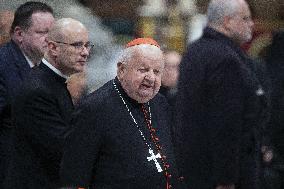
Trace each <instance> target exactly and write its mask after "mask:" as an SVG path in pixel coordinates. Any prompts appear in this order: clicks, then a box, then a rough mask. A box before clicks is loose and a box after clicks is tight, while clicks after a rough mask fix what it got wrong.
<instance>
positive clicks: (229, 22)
mask: <svg viewBox="0 0 284 189" xmlns="http://www.w3.org/2000/svg"><path fill="white" fill-rule="evenodd" d="M232 21H233V20H232V18H231V17H229V16H225V17H224V21H223V26H224V29H225V30H226V31H230V30H231V25H232Z"/></svg>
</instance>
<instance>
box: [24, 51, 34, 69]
mask: <svg viewBox="0 0 284 189" xmlns="http://www.w3.org/2000/svg"><path fill="white" fill-rule="evenodd" d="M23 54H24V57H25V58H26V60H27V62H28V64H29V66H30V68H33V67H34V66H35V65H34V63H33V62H32V61H31V59H29V57H27V56H26V55H25V53H23Z"/></svg>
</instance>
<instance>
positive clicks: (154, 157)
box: [147, 149, 163, 173]
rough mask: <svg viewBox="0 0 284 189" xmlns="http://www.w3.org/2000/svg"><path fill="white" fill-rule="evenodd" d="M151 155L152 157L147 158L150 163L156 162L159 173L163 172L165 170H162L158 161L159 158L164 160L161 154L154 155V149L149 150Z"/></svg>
mask: <svg viewBox="0 0 284 189" xmlns="http://www.w3.org/2000/svg"><path fill="white" fill-rule="evenodd" d="M149 154H150V155H151V156H150V157H147V159H148V161H152V160H153V161H154V163H155V165H156V168H157V170H158V172H159V173H160V172H162V171H163V169H162V168H161V166H160V164H159V162H158V161H157V158H162V157H161V154H160V153H158V154H157V155H155V154H154V152H153V150H152V149H149Z"/></svg>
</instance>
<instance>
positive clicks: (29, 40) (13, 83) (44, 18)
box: [0, 2, 54, 188]
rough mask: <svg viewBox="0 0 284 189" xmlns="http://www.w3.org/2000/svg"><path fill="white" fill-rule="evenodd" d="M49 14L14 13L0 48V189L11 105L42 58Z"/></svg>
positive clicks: (37, 7)
mask: <svg viewBox="0 0 284 189" xmlns="http://www.w3.org/2000/svg"><path fill="white" fill-rule="evenodd" d="M53 21H54V18H53V10H52V8H51V7H49V6H48V5H46V4H44V3H40V2H27V3H25V4H23V5H21V6H20V7H19V8H18V9H17V10H16V12H15V18H14V21H13V23H12V27H11V38H12V40H11V41H10V42H9V43H7V44H5V45H4V46H2V47H1V48H0V188H3V187H1V186H2V182H3V180H4V176H5V172H6V170H7V165H8V159H9V154H10V150H11V147H10V146H11V145H10V141H11V132H12V124H11V103H12V102H13V101H14V98H15V95H16V94H17V93H18V92H19V87H20V86H21V83H22V82H23V80H24V78H26V77H27V75H28V73H29V72H30V70H31V67H33V66H34V65H36V64H38V63H39V62H40V60H41V59H42V58H43V54H44V52H45V50H46V47H47V43H46V42H45V39H46V36H47V32H48V31H49V29H50V27H51V25H52V24H53Z"/></svg>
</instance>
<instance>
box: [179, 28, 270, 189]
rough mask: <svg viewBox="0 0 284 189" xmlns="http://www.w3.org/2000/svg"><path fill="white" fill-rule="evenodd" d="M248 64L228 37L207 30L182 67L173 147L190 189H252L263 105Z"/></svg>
mask: <svg viewBox="0 0 284 189" xmlns="http://www.w3.org/2000/svg"><path fill="white" fill-rule="evenodd" d="M253 67H254V66H253V63H252V62H251V61H250V59H248V58H247V56H246V55H245V54H244V53H243V52H242V50H241V49H240V48H239V47H238V46H237V45H236V44H235V43H234V42H233V41H232V40H231V39H229V38H228V37H226V36H225V35H223V34H221V33H219V32H217V31H215V30H213V29H211V28H206V29H205V30H204V34H203V36H202V38H201V39H199V40H198V41H197V42H195V43H193V44H192V45H190V46H189V47H188V49H187V52H186V54H185V56H184V57H183V60H182V63H181V68H180V70H181V73H180V79H179V83H178V94H177V103H176V125H175V128H174V132H175V146H176V154H177V156H178V158H177V162H178V163H180V165H179V166H180V169H181V174H183V176H184V177H185V181H186V182H187V185H188V188H190V189H212V188H214V187H216V186H217V185H226V184H236V185H237V187H238V188H242V189H243V188H250V189H253V188H257V187H258V186H257V181H258V178H257V172H258V170H257V169H259V164H258V163H257V160H256V158H257V157H259V156H258V153H259V146H260V144H259V141H260V140H261V128H262V127H263V126H262V124H264V123H265V120H266V119H267V108H268V101H267V97H266V94H265V91H264V89H263V87H262V85H261V83H260V82H259V80H258V79H257V76H256V74H255V73H254V71H253Z"/></svg>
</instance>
